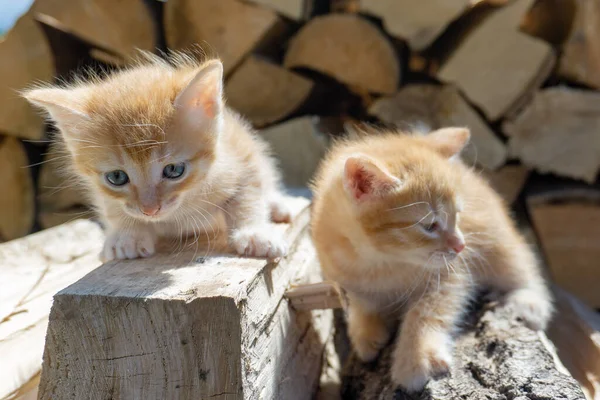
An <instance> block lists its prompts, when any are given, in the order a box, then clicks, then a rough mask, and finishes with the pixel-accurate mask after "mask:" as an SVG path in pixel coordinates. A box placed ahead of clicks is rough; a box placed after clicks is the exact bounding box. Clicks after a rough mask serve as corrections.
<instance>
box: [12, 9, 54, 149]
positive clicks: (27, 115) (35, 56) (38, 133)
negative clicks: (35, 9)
mask: <svg viewBox="0 0 600 400" xmlns="http://www.w3.org/2000/svg"><path fill="white" fill-rule="evenodd" d="M53 77H54V59H53V57H52V53H51V51H50V45H49V44H48V42H47V40H46V38H45V37H44V33H43V31H42V29H41V28H40V27H39V26H38V25H37V23H36V22H35V21H34V20H33V18H32V13H31V12H29V13H27V14H25V15H24V16H22V17H21V18H20V19H19V20H18V21H17V23H16V24H15V26H14V27H13V28H12V29H11V30H10V31H9V32H8V33H6V34H5V35H4V36H2V37H0V104H2V107H0V132H2V133H5V134H10V135H11V136H16V137H20V138H24V139H31V140H39V139H41V138H42V137H43V135H44V129H43V122H44V121H43V119H42V118H41V116H40V115H39V113H38V112H36V111H35V110H34V109H33V107H32V106H31V105H30V104H29V103H28V102H27V101H26V100H25V99H24V98H22V97H21V96H19V93H18V91H19V90H23V89H26V88H27V87H29V85H31V84H33V83H34V82H36V81H43V82H44V81H50V80H51V79H52V78H53Z"/></svg>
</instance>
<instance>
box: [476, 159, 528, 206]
mask: <svg viewBox="0 0 600 400" xmlns="http://www.w3.org/2000/svg"><path fill="white" fill-rule="evenodd" d="M483 175H484V176H485V177H486V178H487V179H488V181H489V182H490V184H491V185H492V187H493V188H494V190H495V191H496V192H498V193H499V194H500V196H501V197H502V198H503V199H504V201H505V202H506V204H512V203H514V202H515V200H517V197H518V196H519V194H520V193H521V191H522V190H523V186H524V185H525V182H526V181H527V178H528V177H529V169H527V168H526V167H524V166H523V165H505V166H504V167H502V168H500V169H499V170H497V171H483Z"/></svg>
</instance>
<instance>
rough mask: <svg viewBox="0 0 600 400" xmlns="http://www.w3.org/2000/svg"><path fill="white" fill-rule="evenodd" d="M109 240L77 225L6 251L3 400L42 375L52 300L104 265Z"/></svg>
mask: <svg viewBox="0 0 600 400" xmlns="http://www.w3.org/2000/svg"><path fill="white" fill-rule="evenodd" d="M103 239H104V235H103V234H102V231H101V229H100V227H99V226H98V225H97V224H95V223H93V222H90V221H77V222H73V223H71V224H67V225H63V226H60V227H57V228H54V229H49V230H47V231H44V232H40V233H37V234H34V235H30V236H28V237H26V238H22V239H18V240H14V241H12V242H8V243H5V244H2V245H0V282H2V291H0V359H1V360H2V361H1V362H0V376H2V379H1V380H0V399H6V398H11V396H12V395H16V394H18V393H21V392H22V391H24V386H27V383H28V382H29V381H31V380H32V379H35V377H36V375H39V373H40V370H41V367H42V363H41V360H42V354H43V349H44V337H45V334H46V326H47V322H48V314H49V313H50V307H51V304H52V296H54V294H55V293H56V292H57V291H58V290H61V289H63V288H64V287H66V286H67V285H69V284H71V283H73V282H75V281H76V280H77V279H79V278H81V277H82V276H84V275H85V274H86V273H88V272H89V271H91V270H92V269H94V268H96V267H97V266H99V265H100V261H98V254H99V252H100V249H101V248H102V241H103ZM11 394H12V395H11Z"/></svg>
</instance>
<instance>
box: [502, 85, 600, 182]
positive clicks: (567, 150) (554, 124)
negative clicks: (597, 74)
mask: <svg viewBox="0 0 600 400" xmlns="http://www.w3.org/2000/svg"><path fill="white" fill-rule="evenodd" d="M599 127H600V94H598V93H596V92H591V91H586V90H579V89H568V88H562V87H556V88H549V89H544V90H541V91H539V92H538V93H536V94H535V96H534V98H533V101H532V102H531V103H530V104H529V105H528V106H527V107H526V108H525V109H523V111H522V112H521V113H520V114H519V115H517V116H515V117H514V118H512V119H509V120H507V121H505V122H504V124H503V126H502V129H503V131H504V132H505V133H506V134H507V135H508V136H510V140H509V151H510V153H511V154H512V155H513V156H515V157H518V158H519V159H520V160H521V161H522V162H523V164H525V165H527V166H529V167H531V168H535V169H536V170H538V171H539V172H542V173H547V172H552V173H555V174H558V175H561V176H565V177H569V178H575V179H582V180H584V181H586V182H588V183H593V182H594V180H595V179H596V176H597V174H598V169H599V167H600V135H598V129H599Z"/></svg>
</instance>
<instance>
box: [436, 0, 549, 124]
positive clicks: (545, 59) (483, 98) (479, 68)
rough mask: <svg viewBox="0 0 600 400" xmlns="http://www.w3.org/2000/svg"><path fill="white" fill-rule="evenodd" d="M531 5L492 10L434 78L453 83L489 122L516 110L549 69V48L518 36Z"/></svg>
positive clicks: (522, 1)
mask: <svg viewBox="0 0 600 400" xmlns="http://www.w3.org/2000/svg"><path fill="white" fill-rule="evenodd" d="M532 3H533V0H515V1H513V2H511V3H510V4H508V5H506V6H504V7H499V8H498V9H497V10H495V11H493V12H492V13H491V15H490V16H489V17H488V18H486V19H485V20H484V21H483V22H482V23H480V24H479V25H478V26H477V27H476V28H475V29H474V30H473V31H472V32H471V33H470V34H469V35H468V36H467V37H466V38H465V39H464V40H463V41H462V43H460V45H459V47H458V48H457V49H456V50H455V51H454V52H453V53H452V54H451V55H450V56H449V58H448V60H447V61H446V62H445V63H444V64H443V65H442V67H441V68H440V70H439V72H438V74H437V77H438V78H439V79H440V80H442V81H444V82H450V83H454V84H455V85H456V86H457V87H458V88H459V89H460V90H461V91H462V92H463V93H464V94H465V95H466V97H467V98H468V99H469V100H470V101H471V102H472V103H474V104H475V105H476V106H478V107H479V108H480V109H481V111H482V112H483V113H484V114H485V116H486V117H487V119H489V120H491V121H496V120H498V119H499V118H501V117H502V116H504V115H506V114H510V113H511V112H514V110H516V109H518V108H519V107H520V106H521V105H522V104H523V103H524V102H525V101H526V100H527V98H528V97H529V96H530V94H531V92H532V91H533V90H534V89H535V88H537V87H539V86H540V85H541V84H542V82H543V81H544V80H545V79H546V77H547V76H548V75H549V73H550V71H551V69H552V66H553V64H554V53H553V51H552V48H551V47H550V45H548V44H547V43H545V42H543V41H541V40H539V39H536V38H533V37H530V36H528V35H526V34H524V33H521V32H519V31H518V26H519V24H520V21H521V19H522V17H523V15H524V14H525V12H526V11H527V10H528V9H529V7H530V6H531V4H532ZM491 44H493V45H491Z"/></svg>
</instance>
